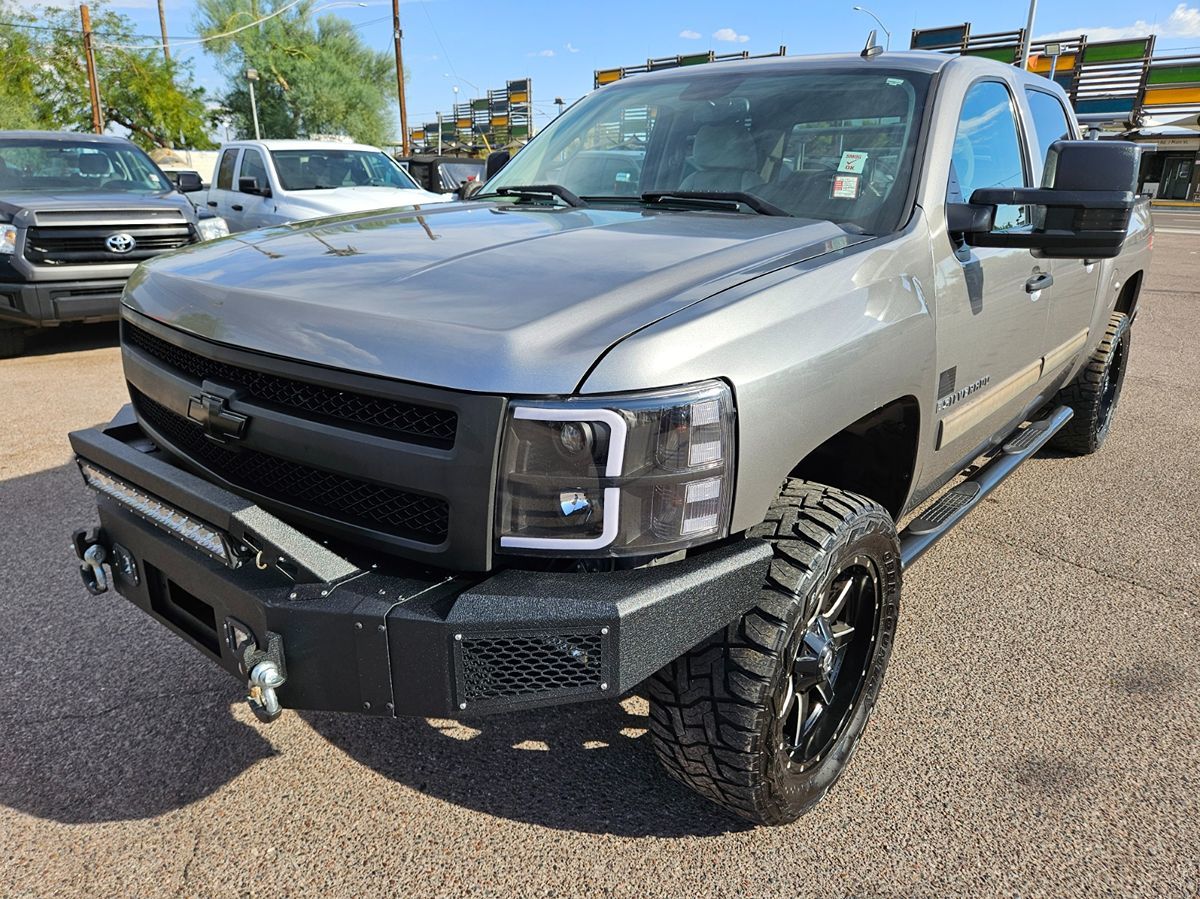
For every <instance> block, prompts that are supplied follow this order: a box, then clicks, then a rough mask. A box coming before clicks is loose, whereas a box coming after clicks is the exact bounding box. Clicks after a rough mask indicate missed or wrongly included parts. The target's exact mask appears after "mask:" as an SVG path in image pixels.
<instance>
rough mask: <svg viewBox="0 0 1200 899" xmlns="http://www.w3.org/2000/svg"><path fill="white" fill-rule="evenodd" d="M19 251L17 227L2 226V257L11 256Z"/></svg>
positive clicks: (0, 238) (0, 239) (0, 228)
mask: <svg viewBox="0 0 1200 899" xmlns="http://www.w3.org/2000/svg"><path fill="white" fill-rule="evenodd" d="M16 250H17V226H16V225H0V255H5V256H11V255H12V254H13V253H15V252H16Z"/></svg>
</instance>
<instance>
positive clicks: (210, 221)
mask: <svg viewBox="0 0 1200 899" xmlns="http://www.w3.org/2000/svg"><path fill="white" fill-rule="evenodd" d="M196 233H197V234H199V235H200V239H201V240H216V239H217V238H218V237H225V236H227V235H228V234H229V224H228V223H227V222H226V221H225V219H223V218H221V217H220V216H219V215H214V216H213V217H212V218H206V219H198V220H197V221H196Z"/></svg>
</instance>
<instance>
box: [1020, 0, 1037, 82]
mask: <svg viewBox="0 0 1200 899" xmlns="http://www.w3.org/2000/svg"><path fill="white" fill-rule="evenodd" d="M1036 17H1037V0H1029V18H1028V19H1026V21H1025V37H1024V38H1022V40H1021V68H1022V69H1028V68H1029V42H1030V41H1031V40H1033V20H1034V19H1035V18H1036Z"/></svg>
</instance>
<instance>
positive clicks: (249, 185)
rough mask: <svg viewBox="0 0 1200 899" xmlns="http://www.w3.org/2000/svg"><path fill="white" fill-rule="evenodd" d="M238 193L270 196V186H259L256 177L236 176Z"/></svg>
mask: <svg viewBox="0 0 1200 899" xmlns="http://www.w3.org/2000/svg"><path fill="white" fill-rule="evenodd" d="M238 193H243V194H253V195H254V196H256V197H269V196H271V188H269V187H259V186H258V179H257V178H238Z"/></svg>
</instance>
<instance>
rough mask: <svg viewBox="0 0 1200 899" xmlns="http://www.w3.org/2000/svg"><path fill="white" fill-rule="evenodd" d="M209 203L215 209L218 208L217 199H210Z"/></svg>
mask: <svg viewBox="0 0 1200 899" xmlns="http://www.w3.org/2000/svg"><path fill="white" fill-rule="evenodd" d="M208 205H209V206H211V207H212V208H213V209H216V208H217V201H216V200H209V201H208Z"/></svg>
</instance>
